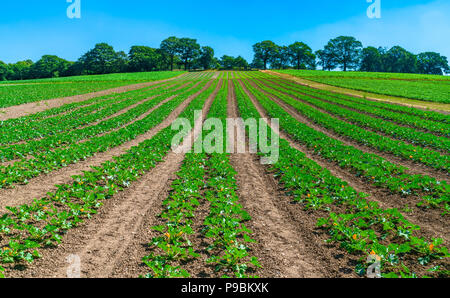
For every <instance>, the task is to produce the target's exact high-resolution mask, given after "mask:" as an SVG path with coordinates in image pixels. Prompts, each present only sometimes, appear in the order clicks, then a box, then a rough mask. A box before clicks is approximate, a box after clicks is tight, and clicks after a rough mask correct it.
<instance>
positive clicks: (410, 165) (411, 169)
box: [250, 81, 450, 182]
mask: <svg viewBox="0 0 450 298" xmlns="http://www.w3.org/2000/svg"><path fill="white" fill-rule="evenodd" d="M250 84H252V86H254V87H255V88H258V89H259V90H260V91H261V92H264V93H265V94H266V95H267V96H269V98H270V99H271V100H273V101H274V102H275V103H277V104H278V105H279V106H281V107H282V108H283V109H284V110H285V111H286V112H288V113H289V114H290V115H291V116H292V117H294V118H295V119H296V120H298V121H299V122H301V123H303V124H306V125H308V126H309V127H311V128H314V129H315V130H317V131H320V132H322V133H324V134H326V135H327V136H329V137H330V138H333V139H336V140H339V141H341V142H342V143H344V145H346V146H352V147H355V148H356V149H358V150H360V151H362V152H366V153H371V154H375V155H378V156H380V157H382V158H383V159H385V160H387V161H389V162H391V163H394V164H397V165H400V166H402V167H405V168H406V173H407V174H410V175H424V176H430V177H433V178H435V179H437V180H441V181H446V182H450V176H449V173H448V172H445V171H440V170H437V169H433V168H431V167H428V166H426V165H425V164H420V163H417V162H414V161H409V160H405V159H403V158H401V157H398V156H395V155H393V154H390V153H387V152H382V151H379V150H377V149H375V148H372V147H369V146H366V145H362V144H360V143H358V142H357V141H355V140H352V139H350V138H348V137H345V136H341V135H339V134H337V133H335V132H333V131H331V130H329V129H327V128H324V127H322V126H320V125H318V124H316V123H315V122H314V121H313V120H311V119H309V118H307V117H305V116H303V115H302V114H301V113H300V112H298V111H297V110H296V109H295V108H294V107H292V106H291V105H289V104H287V103H285V102H284V101H283V100H281V99H279V98H278V97H276V96H274V95H273V94H271V93H268V92H266V91H265V90H263V89H261V88H259V86H257V85H256V84H255V83H253V82H251V81H250ZM293 98H295V99H297V98H296V97H293ZM297 100H299V99H297ZM299 101H301V100H299ZM301 102H302V103H305V104H307V105H308V106H310V107H312V108H315V109H317V110H319V111H320V112H323V113H326V114H328V115H330V116H333V115H331V114H330V113H327V112H326V111H324V110H322V109H320V108H317V107H315V106H314V105H311V104H308V103H307V102H303V101H301ZM334 118H336V117H334Z"/></svg>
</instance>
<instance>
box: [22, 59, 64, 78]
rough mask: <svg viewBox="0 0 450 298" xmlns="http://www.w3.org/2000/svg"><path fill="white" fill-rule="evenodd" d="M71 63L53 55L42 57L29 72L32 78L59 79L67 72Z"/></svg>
mask: <svg viewBox="0 0 450 298" xmlns="http://www.w3.org/2000/svg"><path fill="white" fill-rule="evenodd" d="M70 65H71V63H70V62H69V61H67V60H64V59H62V58H59V57H58V56H54V55H44V56H42V58H41V59H39V60H38V61H37V62H36V63H34V64H33V65H32V66H31V67H30V70H29V73H30V76H31V77H33V78H53V77H59V76H61V75H63V74H65V72H66V71H67V69H68V68H69V66H70Z"/></svg>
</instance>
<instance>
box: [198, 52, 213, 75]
mask: <svg viewBox="0 0 450 298" xmlns="http://www.w3.org/2000/svg"><path fill="white" fill-rule="evenodd" d="M199 63H200V65H201V67H203V69H204V70H207V69H212V68H214V67H215V65H214V49H213V48H211V47H206V46H205V47H202V48H201V50H200V58H199Z"/></svg>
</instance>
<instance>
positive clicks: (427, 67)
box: [417, 52, 450, 75]
mask: <svg viewBox="0 0 450 298" xmlns="http://www.w3.org/2000/svg"><path fill="white" fill-rule="evenodd" d="M417 70H418V72H419V73H423V74H435V75H442V74H443V72H447V73H448V72H450V67H449V65H448V60H447V57H444V56H441V55H440V54H439V53H435V52H425V53H420V54H419V55H417Z"/></svg>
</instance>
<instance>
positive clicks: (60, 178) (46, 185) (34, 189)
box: [0, 81, 212, 210]
mask: <svg viewBox="0 0 450 298" xmlns="http://www.w3.org/2000/svg"><path fill="white" fill-rule="evenodd" d="M211 84H212V81H211V82H208V83H207V84H206V86H205V87H204V88H202V90H200V91H199V92H197V93H196V94H194V95H192V96H190V97H189V98H188V99H187V100H186V101H184V102H183V103H182V104H181V105H180V106H178V107H177V108H176V109H175V110H174V111H172V113H171V114H170V115H169V116H168V117H167V118H166V119H165V120H164V121H163V122H162V123H160V124H159V125H157V126H156V127H154V128H153V129H151V130H149V131H148V132H146V133H144V134H142V135H140V136H138V137H137V138H135V139H134V140H132V141H130V142H126V143H124V144H122V145H120V146H117V147H114V148H112V149H110V150H108V151H106V152H102V153H98V154H96V155H95V156H93V157H90V158H87V159H86V160H83V161H80V162H78V163H76V164H73V165H70V166H68V167H65V168H62V169H59V170H57V171H53V172H51V173H49V174H43V175H40V176H38V177H36V178H33V179H31V180H30V182H29V183H28V184H27V185H18V186H16V187H15V188H11V189H0V210H1V209H4V208H5V207H6V206H19V205H22V204H27V203H30V202H31V201H32V200H33V199H35V198H40V197H43V196H45V195H46V194H47V193H48V192H50V191H54V190H56V189H57V188H56V186H55V185H57V184H66V183H69V182H70V181H72V176H74V175H79V174H82V172H83V171H89V170H90V169H91V167H92V166H100V165H101V164H102V163H104V162H105V161H108V160H111V159H112V158H113V157H114V156H119V155H121V154H123V153H125V152H126V151H128V150H129V149H130V148H132V147H134V146H137V145H138V144H139V143H141V142H143V141H144V140H146V139H149V138H152V137H153V136H154V135H156V134H157V133H158V132H159V131H160V130H161V129H163V128H165V127H167V126H169V125H170V124H171V123H172V122H173V121H174V120H176V118H177V117H178V115H179V114H180V113H181V112H182V111H183V110H184V109H185V108H186V107H187V105H188V104H189V103H190V102H191V101H192V100H193V99H194V98H196V97H197V96H199V95H200V94H201V93H202V92H204V91H205V90H206V89H207V88H209V86H210V85H211ZM157 108H158V106H156V107H154V108H153V109H152V110H155V109H157ZM150 112H151V111H150Z"/></svg>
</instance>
